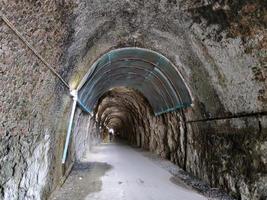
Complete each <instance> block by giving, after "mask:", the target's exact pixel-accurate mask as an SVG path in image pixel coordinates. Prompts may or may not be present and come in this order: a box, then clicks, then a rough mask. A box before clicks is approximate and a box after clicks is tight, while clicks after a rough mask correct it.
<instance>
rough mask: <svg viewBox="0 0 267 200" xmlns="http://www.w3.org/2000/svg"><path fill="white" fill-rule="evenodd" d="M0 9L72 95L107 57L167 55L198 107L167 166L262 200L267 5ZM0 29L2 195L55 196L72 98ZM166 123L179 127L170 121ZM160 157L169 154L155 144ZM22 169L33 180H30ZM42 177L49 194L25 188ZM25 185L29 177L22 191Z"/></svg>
mask: <svg viewBox="0 0 267 200" xmlns="http://www.w3.org/2000/svg"><path fill="white" fill-rule="evenodd" d="M0 4H1V11H4V13H6V14H7V16H8V17H9V18H10V19H11V21H12V22H13V23H14V24H15V25H16V26H17V27H18V29H19V30H20V31H22V32H23V33H24V36H25V37H26V38H27V39H29V40H30V41H32V42H33V44H34V46H35V47H36V48H37V50H38V51H39V52H40V53H41V54H42V55H43V56H44V57H45V58H46V59H47V60H49V62H50V63H51V64H53V66H54V67H55V68H56V69H57V71H59V72H60V73H61V74H63V75H64V78H66V79H67V80H70V82H71V84H72V85H73V86H74V85H77V83H78V81H79V80H80V79H81V77H82V76H83V75H84V73H86V72H87V71H88V69H89V67H90V66H91V64H92V63H93V62H94V60H96V59H97V58H98V57H99V56H100V55H102V54H103V53H105V52H107V51H109V50H110V49H114V48H117V47H125V46H139V47H144V48H148V49H153V50H155V51H158V52H160V53H162V54H163V55H165V56H166V57H167V58H169V59H170V60H171V61H172V62H173V63H174V64H175V65H176V66H177V69H178V70H180V72H181V73H182V74H183V76H184V78H185V80H186V82H187V83H188V85H189V86H190V89H191V92H192V94H193V96H194V107H192V109H188V110H187V112H186V121H196V122H190V123H187V126H185V127H186V128H185V129H182V128H181V131H185V132H186V133H185V134H184V136H185V138H183V141H184V142H185V143H186V145H184V146H183V147H182V144H181V149H185V154H184V158H182V154H181V155H179V157H178V158H173V159H174V160H175V159H177V160H178V162H179V159H180V160H185V161H186V165H185V166H186V169H187V170H188V171H189V172H192V173H193V174H194V175H196V176H198V177H200V178H202V179H204V180H207V181H208V182H209V183H210V184H211V185H213V186H214V187H222V188H224V189H226V190H228V191H229V192H232V194H233V195H234V196H236V197H237V198H242V199H264V198H266V194H265V193H264V192H265V191H266V186H264V184H265V183H266V180H265V179H266V156H267V155H266V154H265V153H264V152H265V149H266V134H267V131H266V111H267V107H266V95H267V92H266V91H267V90H266V7H267V6H266V2H265V1H262V0H257V1H250V0H243V1H241V0H240V1H216V0H210V1H204V0H203V1H197V0H149V1H137V0H136V1H124V0H105V1H97V0H89V1H88V0H77V1H74V0H73V1H72V0H69V1H48V0H47V1H38V0H37V1H31V0H28V1H27V0H25V1H15V0H11V1H6V0H2V1H1V2H0ZM76 5H77V6H76ZM72 11H74V14H73V15H72ZM0 23H1V25H0V29H1V32H0V41H1V43H0V45H1V48H0V73H1V79H0V80H1V91H2V92H1V95H0V98H1V99H0V100H1V101H0V102H1V104H0V105H1V107H0V109H1V127H0V130H1V141H0V143H1V145H0V159H1V162H0V168H1V170H0V174H1V175H0V195H2V197H3V196H6V197H5V198H6V199H10V198H11V199H12V198H13V197H10V195H9V194H10V193H9V192H8V191H11V190H13V191H16V192H14V195H15V196H18V198H19V199H25V198H26V199H27V198H28V199H35V198H37V199H38V197H39V196H45V193H46V192H47V193H49V192H50V191H51V189H52V188H53V187H54V186H55V185H56V182H57V181H58V179H59V176H60V174H61V168H60V167H59V166H60V158H61V153H62V149H63V142H64V139H63V138H64V136H65V132H66V123H67V120H68V119H67V118H68V114H69V113H68V111H69V106H70V103H69V102H70V99H69V97H68V96H67V95H66V94H67V93H68V91H66V90H65V89H64V88H63V87H61V84H60V83H59V82H57V80H56V79H55V78H54V77H53V76H52V75H51V74H50V72H49V71H48V70H47V69H46V68H44V67H43V66H41V64H40V63H39V62H38V61H37V60H36V58H35V57H34V56H33V55H32V54H31V52H30V51H28V50H27V49H26V48H25V47H24V45H23V44H22V43H21V42H20V41H19V40H18V39H17V37H16V36H14V35H13V33H12V32H11V31H10V30H9V29H8V28H7V27H6V26H5V25H4V24H3V22H0ZM63 63H65V64H64V65H63ZM173 115H179V114H173ZM163 118H164V120H166V121H167V122H168V123H169V122H170V121H172V122H173V123H174V124H176V123H177V122H174V121H175V120H174V119H173V118H172V117H171V116H170V117H163ZM169 120H170V121H169ZM176 120H180V119H179V117H178V118H176ZM154 123H155V124H157V125H154V124H151V128H152V129H153V126H154V127H156V126H157V129H163V134H165V135H167V136H168V137H170V136H169V134H166V131H164V130H165V128H163V126H161V125H160V124H165V122H164V123H163V122H162V121H161V120H158V121H157V120H155V121H154ZM174 127H176V125H175V126H174ZM175 129H176V128H175ZM177 129H178V128H177ZM179 129H180V127H179ZM177 133H178V134H179V132H177ZM175 137H176V136H174V138H175ZM163 138H165V137H159V138H157V139H155V140H156V141H157V140H159V141H161V140H162V139H163ZM144 141H145V139H144ZM170 141H171V140H170ZM184 142H182V143H184ZM157 143H160V144H162V143H164V144H166V142H157ZM205 145H208V146H209V147H210V148H205ZM48 146H49V148H48ZM155 148H156V147H155ZM157 148H159V149H160V150H159V152H162V151H161V150H162V149H165V150H166V152H167V151H168V148H167V147H162V145H157ZM40 149H43V151H42V152H40ZM175 151H176V150H175V149H174V152H175ZM46 152H48V153H46ZM162 154H163V155H164V154H165V152H162ZM174 154H175V153H174ZM166 155H168V153H166ZM180 156H181V157H180ZM240 157H241V158H242V159H240ZM170 158H171V156H170ZM40 159H41V160H42V161H45V160H46V159H47V160H48V165H46V164H44V165H43V163H46V162H42V163H41V164H36V163H38V162H39V160H40ZM51 160H53V162H51ZM239 160H241V161H240V162H239ZM247 160H249V161H250V162H248V161H247ZM31 163H35V164H31ZM246 163H251V164H246ZM252 163H253V164H252ZM28 166H33V168H34V169H36V171H34V173H33V174H29V173H28V172H31V171H32V170H31V171H29V169H30V168H29V167H28ZM237 166H240V167H237ZM241 166H242V167H241ZM47 168H48V174H49V176H46V179H47V180H46V183H47V184H45V187H43V185H41V184H39V183H38V180H37V179H35V183H36V184H35V185H32V184H29V183H27V182H28V180H30V178H29V177H31V176H32V177H35V175H37V174H38V175H39V174H40V177H41V178H42V177H44V176H43V175H41V174H42V173H46V172H47ZM232 169H235V170H232ZM251 171H253V173H249V172H251ZM23 174H26V176H27V177H28V178H27V177H26V179H25V180H24V179H23V176H24V175H23ZM27 174H28V175H27ZM251 174H252V175H251ZM215 175H216V176H215ZM239 177H241V178H240V179H238V178H239ZM22 180H24V181H22ZM239 180H240V182H239ZM22 183H23V187H22ZM257 185H258V187H257ZM33 186H34V187H36V188H35V189H34V191H35V190H36V191H37V192H34V194H32V192H31V191H33V189H32V188H33ZM41 188H43V189H41ZM28 191H29V192H28ZM39 191H40V192H39ZM27 193H28V194H27ZM240 193H243V195H242V196H241V195H240ZM27 195H28V196H27ZM15 196H14V198H16V197H15Z"/></svg>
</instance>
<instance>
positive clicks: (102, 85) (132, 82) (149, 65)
mask: <svg viewBox="0 0 267 200" xmlns="http://www.w3.org/2000/svg"><path fill="white" fill-rule="evenodd" d="M116 87H128V88H133V89H136V90H138V91H139V92H141V93H142V94H143V95H144V97H145V98H146V99H147V100H148V102H149V103H150V105H151V107H152V109H153V111H154V114H155V115H160V114H162V113H166V112H170V111H173V110H176V109H179V108H180V109H181V108H185V107H188V106H190V105H191V104H192V98H191V95H190V92H189V90H188V87H187V86H186V84H185V82H184V81H183V78H182V77H181V75H180V74H179V72H178V71H177V70H176V69H175V67H174V65H173V64H172V63H171V62H170V61H169V60H168V59H167V58H165V57H164V56H163V55H161V54H159V53H157V52H154V51H151V50H148V49H141V48H121V49H116V50H113V51H110V52H108V53H106V54H105V55H103V56H102V57H101V58H100V59H98V60H97V61H96V62H95V63H94V65H93V66H92V67H91V68H90V70H89V72H88V73H87V75H86V76H85V78H84V79H83V81H82V82H81V85H80V86H79V87H78V103H79V104H80V105H81V107H82V108H83V109H84V110H85V111H87V112H89V113H91V112H92V111H93V109H94V108H95V106H96V105H97V103H98V101H99V99H100V98H101V96H102V95H104V94H105V93H106V92H107V91H109V90H110V89H112V88H116Z"/></svg>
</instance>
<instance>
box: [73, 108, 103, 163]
mask: <svg viewBox="0 0 267 200" xmlns="http://www.w3.org/2000/svg"><path fill="white" fill-rule="evenodd" d="M74 122H75V123H74V124H73V127H74V130H73V142H72V143H71V144H72V146H73V147H72V148H70V149H72V150H73V153H74V155H73V158H74V160H76V161H81V160H82V158H83V156H85V155H86V153H87V152H88V151H90V150H91V148H92V147H93V146H94V145H96V144H98V143H99V142H100V140H101V139H100V133H99V128H98V127H97V124H96V122H95V120H94V118H92V117H91V116H90V115H88V114H85V113H84V112H82V111H81V110H80V109H77V110H76V113H75V119H74Z"/></svg>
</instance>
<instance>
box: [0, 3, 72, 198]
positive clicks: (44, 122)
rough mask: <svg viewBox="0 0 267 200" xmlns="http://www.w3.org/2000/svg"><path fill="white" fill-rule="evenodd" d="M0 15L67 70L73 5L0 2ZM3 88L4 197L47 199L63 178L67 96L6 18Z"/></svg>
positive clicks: (0, 43) (0, 65) (0, 47)
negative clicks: (70, 19)
mask: <svg viewBox="0 0 267 200" xmlns="http://www.w3.org/2000/svg"><path fill="white" fill-rule="evenodd" d="M0 11H1V12H3V13H4V14H6V16H7V17H8V18H9V19H10V20H11V22H12V23H13V24H14V25H15V26H16V27H17V28H18V30H19V31H21V33H22V34H23V35H24V37H25V38H27V40H29V41H31V43H32V44H33V46H34V47H35V48H36V49H37V50H38V52H40V54H41V55H42V56H43V57H44V58H45V59H46V60H47V61H49V63H51V64H52V66H53V67H54V68H55V69H56V70H57V71H58V72H60V73H62V71H64V66H63V65H62V62H63V60H62V55H63V54H64V51H65V43H66V41H67V38H68V35H69V30H68V29H69V28H68V24H66V20H67V16H66V15H65V13H71V11H72V3H71V2H66V1H64V2H59V1H57V2H56V1H15V0H11V1H10V0H8V1H6V0H1V1H0ZM66 77H67V73H66ZM0 85H1V86H0V88H1V92H0V121H1V125H0V199H5V200H13V199H23V200H25V199H27V200H29V199H32V200H37V199H44V198H45V197H46V196H47V195H48V194H49V193H50V192H51V190H52V189H53V188H54V187H55V186H56V185H57V184H58V181H59V178H60V177H61V176H62V171H61V169H62V168H61V154H62V149H63V145H64V137H65V134H66V127H67V120H68V115H69V106H70V98H69V97H68V93H69V92H68V90H66V89H65V88H64V87H63V86H62V84H61V83H60V82H59V81H58V80H57V79H56V78H55V77H54V76H53V75H52V74H51V73H50V71H49V70H48V69H47V68H45V67H44V66H43V65H42V64H41V63H40V62H39V60H37V59H36V57H35V56H34V55H33V54H32V52H31V51H29V50H28V49H27V48H26V47H25V45H24V44H23V43H22V42H21V41H20V40H19V39H18V37H17V36H15V35H14V33H13V32H12V31H11V30H10V29H9V28H8V27H7V26H6V25H5V24H4V23H3V22H2V20H0Z"/></svg>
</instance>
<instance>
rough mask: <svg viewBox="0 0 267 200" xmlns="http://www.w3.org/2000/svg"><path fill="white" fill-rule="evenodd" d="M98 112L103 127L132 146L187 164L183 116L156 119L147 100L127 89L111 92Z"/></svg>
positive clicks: (170, 114)
mask: <svg viewBox="0 0 267 200" xmlns="http://www.w3.org/2000/svg"><path fill="white" fill-rule="evenodd" d="M95 112H96V121H98V122H99V125H100V126H101V127H108V128H113V129H114V130H115V132H116V134H118V135H119V137H121V138H124V139H127V140H128V141H129V142H130V143H131V144H133V145H136V146H138V147H141V148H143V149H147V150H150V151H152V152H154V153H156V154H158V155H160V156H161V157H163V158H167V159H170V160H171V161H172V162H174V163H176V164H178V165H180V166H183V165H184V155H185V149H184V140H183V138H184V134H185V132H184V131H183V129H182V128H181V127H183V126H184V124H183V123H182V119H181V114H179V113H168V114H165V115H161V116H158V117H156V116H154V114H153V112H152V110H151V107H150V106H149V104H148V102H147V100H146V99H144V97H143V96H142V95H141V94H140V93H139V92H137V91H135V90H131V89H127V88H117V89H113V90H111V91H110V92H108V93H107V94H106V96H105V97H103V98H102V100H101V102H100V103H99V106H98V108H97V110H96V111H95ZM180 128H181V129H180ZM180 130H181V131H180Z"/></svg>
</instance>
